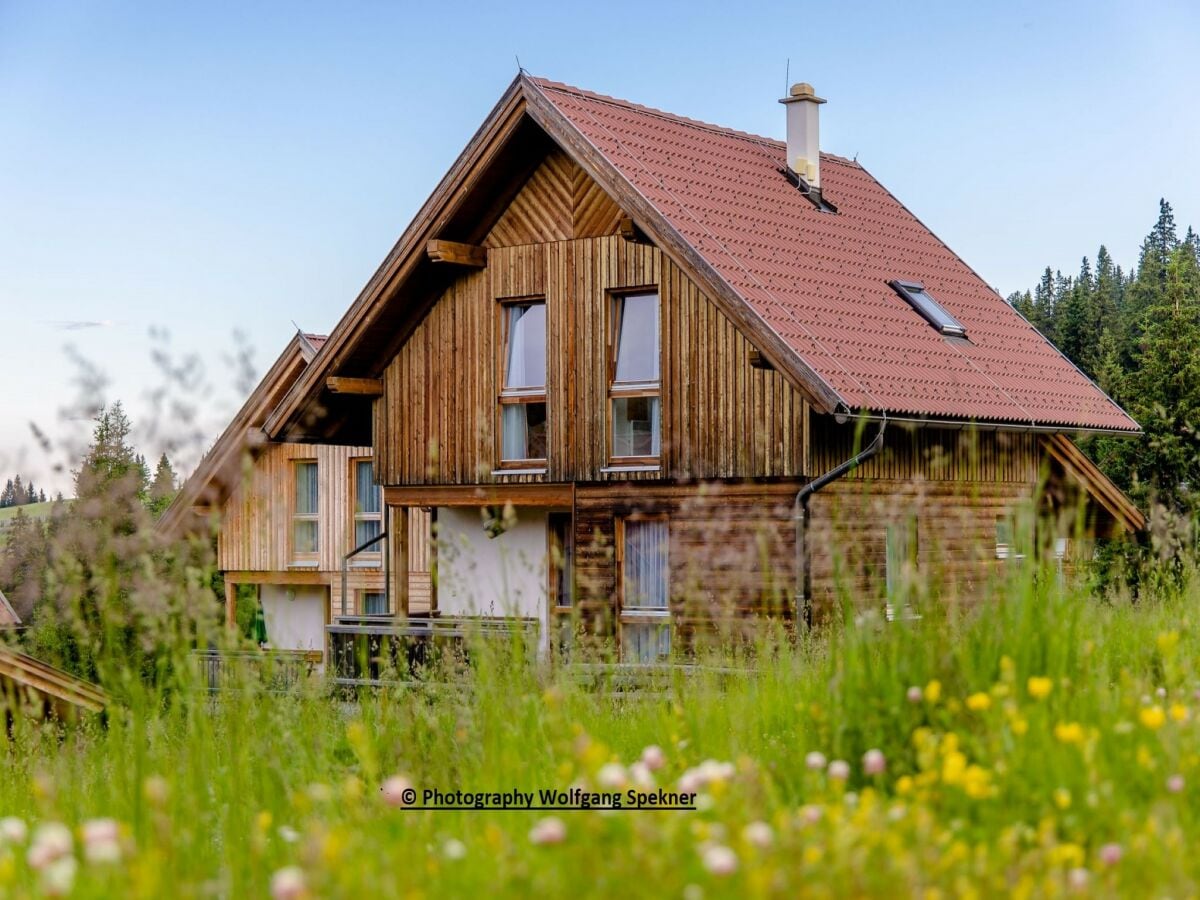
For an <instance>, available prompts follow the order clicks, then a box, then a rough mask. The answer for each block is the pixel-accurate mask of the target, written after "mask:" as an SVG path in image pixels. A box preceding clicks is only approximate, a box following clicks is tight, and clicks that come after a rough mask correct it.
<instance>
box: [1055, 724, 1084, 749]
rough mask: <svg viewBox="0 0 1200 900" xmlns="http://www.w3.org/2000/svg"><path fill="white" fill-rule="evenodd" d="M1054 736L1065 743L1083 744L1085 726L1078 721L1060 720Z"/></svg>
mask: <svg viewBox="0 0 1200 900" xmlns="http://www.w3.org/2000/svg"><path fill="white" fill-rule="evenodd" d="M1054 737H1055V738H1057V739H1058V741H1059V742H1060V743H1063V744H1082V743H1083V738H1084V733H1083V726H1082V725H1080V724H1079V723H1078V722H1059V723H1058V724H1057V725H1055V726H1054Z"/></svg>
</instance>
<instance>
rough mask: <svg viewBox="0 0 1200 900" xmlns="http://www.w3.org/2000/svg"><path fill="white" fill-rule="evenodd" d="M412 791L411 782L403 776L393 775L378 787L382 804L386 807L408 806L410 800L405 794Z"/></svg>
mask: <svg viewBox="0 0 1200 900" xmlns="http://www.w3.org/2000/svg"><path fill="white" fill-rule="evenodd" d="M411 790H412V782H411V781H409V779H408V778H407V777H405V776H404V775H393V776H391V777H390V778H388V779H387V780H386V781H384V782H383V784H382V785H380V787H379V791H380V793H381V794H382V795H383V802H384V803H386V804H387V805H388V806H396V807H400V806H408V805H409V804H410V803H411V800H410V799H409V798H408V797H406V792H407V791H411Z"/></svg>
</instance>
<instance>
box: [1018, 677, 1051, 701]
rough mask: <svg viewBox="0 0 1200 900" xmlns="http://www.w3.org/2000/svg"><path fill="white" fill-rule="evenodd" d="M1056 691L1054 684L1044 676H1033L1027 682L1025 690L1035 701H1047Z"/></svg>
mask: <svg viewBox="0 0 1200 900" xmlns="http://www.w3.org/2000/svg"><path fill="white" fill-rule="evenodd" d="M1053 689H1054V682H1053V681H1051V680H1050V679H1049V678H1046V677H1045V676H1042V675H1031V676H1030V677H1029V680H1028V681H1027V682H1025V690H1026V691H1028V692H1029V696H1030V697H1032V698H1033V699H1034V700H1045V699H1046V698H1047V697H1049V696H1050V691H1052V690H1053Z"/></svg>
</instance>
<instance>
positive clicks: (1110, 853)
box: [1099, 844, 1125, 866]
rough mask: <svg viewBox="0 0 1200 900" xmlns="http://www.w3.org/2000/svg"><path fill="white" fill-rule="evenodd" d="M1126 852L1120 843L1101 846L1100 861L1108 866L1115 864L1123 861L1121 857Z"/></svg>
mask: <svg viewBox="0 0 1200 900" xmlns="http://www.w3.org/2000/svg"><path fill="white" fill-rule="evenodd" d="M1124 855H1125V852H1124V851H1123V850H1122V849H1121V845H1120V844H1105V845H1104V846H1103V847H1101V848H1100V853H1099V856H1100V862H1102V863H1104V864H1105V865H1106V866H1115V865H1116V864H1117V863H1119V862H1120V861H1121V857H1122V856H1124Z"/></svg>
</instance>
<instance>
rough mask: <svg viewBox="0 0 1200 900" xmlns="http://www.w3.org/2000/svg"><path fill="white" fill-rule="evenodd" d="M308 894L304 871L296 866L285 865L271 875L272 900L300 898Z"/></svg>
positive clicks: (295, 899) (297, 899)
mask: <svg viewBox="0 0 1200 900" xmlns="http://www.w3.org/2000/svg"><path fill="white" fill-rule="evenodd" d="M307 896H308V886H307V885H306V884H305V883H304V872H302V871H301V870H300V869H299V868H298V867H296V866H286V867H285V868H282V869H280V870H279V871H277V872H276V873H275V874H274V875H272V876H271V898H272V900H301V898H302V897H307Z"/></svg>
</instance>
